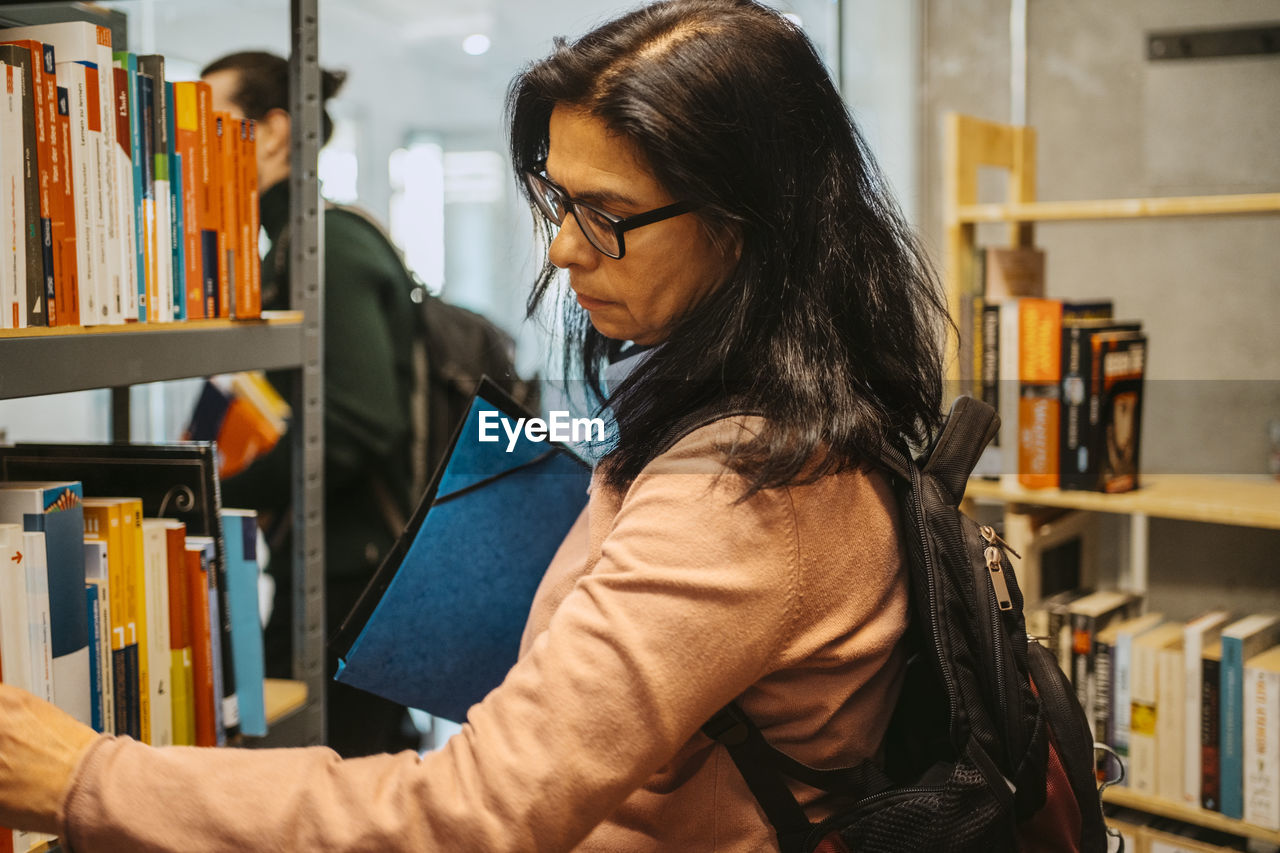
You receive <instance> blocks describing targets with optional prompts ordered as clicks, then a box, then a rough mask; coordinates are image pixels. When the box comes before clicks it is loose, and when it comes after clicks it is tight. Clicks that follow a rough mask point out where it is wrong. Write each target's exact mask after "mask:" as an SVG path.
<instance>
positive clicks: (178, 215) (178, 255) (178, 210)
mask: <svg viewBox="0 0 1280 853" xmlns="http://www.w3.org/2000/svg"><path fill="white" fill-rule="evenodd" d="M164 86H165V145H166V146H167V149H168V158H169V248H170V250H171V254H170V257H169V262H170V265H171V267H172V270H173V288H172V292H171V294H170V298H171V299H172V305H171V306H170V314H171V316H172V319H174V320H185V319H187V260H186V249H185V247H184V243H183V240H184V235H183V228H184V222H183V201H182V157H181V155H179V154H178V150H177V143H176V141H175V139H174V134H175V133H177V128H176V126H175V124H174V114H173V82H172V81H166V82H165V84H164Z"/></svg>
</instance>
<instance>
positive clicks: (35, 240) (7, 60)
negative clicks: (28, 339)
mask: <svg viewBox="0 0 1280 853" xmlns="http://www.w3.org/2000/svg"><path fill="white" fill-rule="evenodd" d="M0 62H3V63H4V64H6V65H12V66H14V67H15V68H20V69H22V184H23V193H22V194H23V221H22V222H20V223H19V226H20V228H19V230H20V231H21V233H22V238H23V243H24V245H25V247H26V258H27V265H26V272H25V274H26V279H27V285H26V287H27V316H26V324H27V325H28V326H47V325H49V315H48V314H47V313H46V312H45V289H46V288H45V284H46V283H45V273H46V267H47V270H48V276H49V279H50V281H49V288H48V289H49V290H52V289H53V287H52V279H53V246H52V240H51V239H50V241H49V242H48V243H46V241H45V240H43V239H42V238H43V237H44V236H45V235H46V234H52V231H51V229H50V227H49V225H50V223H49V220H47V219H41V218H40V173H39V169H38V167H37V165H36V156H37V155H36V96H35V88H34V86H33V80H34V79H35V76H34V74H33V72H32V68H31V51H29V50H27V49H26V48H25V47H19V46H18V45H16V44H0ZM42 244H44V245H42ZM45 246H47V247H48V250H49V252H48V255H47V256H46V254H45Z"/></svg>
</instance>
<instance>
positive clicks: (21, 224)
mask: <svg viewBox="0 0 1280 853" xmlns="http://www.w3.org/2000/svg"><path fill="white" fill-rule="evenodd" d="M22 96H23V83H22V69H21V68H20V67H16V66H13V65H0V139H3V140H4V144H3V146H0V245H3V246H4V247H5V252H4V255H3V256H0V328H4V329H18V328H21V327H22V326H24V325H25V324H26V316H27V308H26V305H27V288H26V281H27V241H26V234H25V231H26V221H27V220H26V216H27V212H26V181H25V179H24V176H23V158H24V156H25V155H24V144H23V140H24V136H25V132H26V131H25V123H24V121H23V112H24V110H23V97H22Z"/></svg>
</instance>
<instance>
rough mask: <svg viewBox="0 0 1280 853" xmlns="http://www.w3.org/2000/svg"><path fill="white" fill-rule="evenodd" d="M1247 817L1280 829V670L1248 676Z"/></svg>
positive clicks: (1255, 671) (1249, 670)
mask: <svg viewBox="0 0 1280 853" xmlns="http://www.w3.org/2000/svg"><path fill="white" fill-rule="evenodd" d="M1244 687H1245V690H1244V709H1245V719H1244V820H1245V823H1252V824H1256V825H1258V826H1262V827H1266V828H1267V829H1274V830H1280V672H1276V671H1274V670H1267V669H1255V668H1253V667H1247V668H1246V669H1245V678H1244Z"/></svg>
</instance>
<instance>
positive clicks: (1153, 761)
mask: <svg viewBox="0 0 1280 853" xmlns="http://www.w3.org/2000/svg"><path fill="white" fill-rule="evenodd" d="M1175 644H1176V645H1177V646H1179V647H1180V646H1181V644H1182V624H1181V623H1180V622H1166V623H1165V624H1163V625H1160V626H1159V627H1156V628H1152V629H1151V630H1150V631H1147V632H1146V633H1144V634H1142V635H1141V636H1138V637H1135V638H1134V640H1133V650H1132V653H1131V654H1132V660H1131V664H1130V665H1131V667H1132V670H1131V673H1130V678H1129V694H1130V695H1129V707H1130V710H1129V774H1130V782H1129V784H1130V787H1132V788H1133V789H1134V790H1135V791H1138V792H1139V793H1142V794H1148V795H1151V796H1155V795H1156V794H1157V782H1158V778H1159V777H1158V774H1159V773H1160V772H1161V770H1162V769H1164V768H1163V767H1162V766H1161V762H1160V760H1159V759H1158V757H1157V756H1158V754H1159V751H1160V749H1162V748H1163V745H1158V744H1157V739H1158V738H1159V737H1160V735H1162V734H1163V731H1162V729H1161V728H1160V727H1159V722H1158V721H1159V715H1160V714H1161V713H1163V712H1165V711H1166V710H1169V713H1171V714H1172V713H1173V711H1172V710H1171V709H1165V708H1163V707H1161V705H1160V700H1161V698H1163V697H1162V694H1161V692H1160V675H1161V674H1162V671H1161V667H1160V654H1159V653H1160V651H1161V650H1162V649H1166V648H1168V647H1170V646H1173V645H1175ZM1178 669H1179V671H1181V666H1180V665H1179V668H1178ZM1177 706H1178V714H1179V716H1181V708H1182V697H1181V696H1179V697H1178V701H1177ZM1177 769H1178V773H1177V775H1176V776H1175V781H1177V783H1178V786H1179V790H1181V779H1182V776H1181V769H1182V764H1181V761H1179V763H1178V765H1177Z"/></svg>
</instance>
